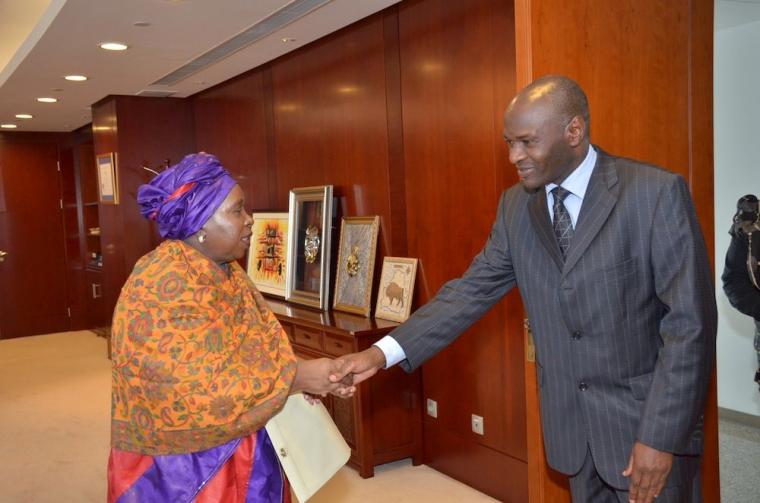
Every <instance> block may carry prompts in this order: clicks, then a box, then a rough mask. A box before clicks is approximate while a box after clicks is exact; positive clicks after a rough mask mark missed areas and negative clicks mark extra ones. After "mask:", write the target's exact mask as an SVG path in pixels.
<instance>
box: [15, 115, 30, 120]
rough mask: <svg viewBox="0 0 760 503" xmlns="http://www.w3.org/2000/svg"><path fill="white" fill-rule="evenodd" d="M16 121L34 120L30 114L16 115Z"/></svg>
mask: <svg viewBox="0 0 760 503" xmlns="http://www.w3.org/2000/svg"><path fill="white" fill-rule="evenodd" d="M16 118H17V119H34V115H32V114H16Z"/></svg>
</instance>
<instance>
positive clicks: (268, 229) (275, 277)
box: [248, 212, 288, 298]
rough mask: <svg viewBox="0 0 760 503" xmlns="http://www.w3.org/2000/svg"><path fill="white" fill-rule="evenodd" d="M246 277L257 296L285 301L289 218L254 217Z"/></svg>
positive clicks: (285, 215)
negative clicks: (267, 296)
mask: <svg viewBox="0 0 760 503" xmlns="http://www.w3.org/2000/svg"><path fill="white" fill-rule="evenodd" d="M252 217H253V228H252V229H253V235H251V245H250V248H249V249H248V276H250V277H251V280H252V281H253V284H254V285H256V288H258V289H259V291H260V292H263V293H268V294H272V295H276V296H278V297H283V298H284V297H285V286H286V280H287V272H288V214H287V213H284V212H283V213H254V214H253V215H252Z"/></svg>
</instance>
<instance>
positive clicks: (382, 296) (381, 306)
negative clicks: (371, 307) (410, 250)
mask: <svg viewBox="0 0 760 503" xmlns="http://www.w3.org/2000/svg"><path fill="white" fill-rule="evenodd" d="M416 276H417V259H416V258H402V257H385V258H384V259H383V272H382V273H381V274H380V288H379V290H378V292H377V306H376V307H375V318H382V319H384V320H391V321H399V322H403V321H406V319H407V318H409V312H410V311H411V309H412V294H413V293H414V278H415V277H416Z"/></svg>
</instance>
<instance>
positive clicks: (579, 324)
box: [390, 148, 717, 489]
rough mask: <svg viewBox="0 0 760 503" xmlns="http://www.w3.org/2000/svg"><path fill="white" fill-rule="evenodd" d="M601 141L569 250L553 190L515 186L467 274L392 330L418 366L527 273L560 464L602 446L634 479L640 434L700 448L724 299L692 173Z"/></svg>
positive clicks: (678, 449)
mask: <svg viewBox="0 0 760 503" xmlns="http://www.w3.org/2000/svg"><path fill="white" fill-rule="evenodd" d="M597 151H598V153H599V155H598V158H597V162H596V165H595V167H594V171H593V173H592V175H591V179H590V181H589V185H588V189H587V191H586V195H585V198H584V200H583V205H582V207H581V211H580V214H579V216H578V223H577V225H576V229H575V235H574V236H573V239H572V243H571V245H570V249H569V251H568V255H567V260H566V262H564V263H563V262H562V258H561V255H560V251H559V247H558V246H557V243H556V240H555V238H554V234H553V231H552V226H551V221H550V219H549V213H548V210H547V204H546V194H545V191H544V190H543V189H539V190H538V191H536V192H533V193H529V192H527V191H526V190H525V189H523V188H522V186H520V185H516V186H514V187H511V188H510V189H509V190H507V191H506V192H505V193H504V194H503V195H502V199H501V203H500V205H499V210H498V214H497V217H496V221H495V223H494V226H493V229H492V231H491V235H490V237H489V239H488V242H487V243H486V245H485V247H484V248H483V250H482V251H481V252H480V254H478V255H477V256H476V257H475V259H474V260H473V262H472V264H471V265H470V267H469V269H468V270H467V271H466V272H465V274H464V275H463V276H462V277H461V278H459V279H455V280H453V281H450V282H449V283H447V284H446V285H444V286H443V288H442V289H441V290H440V291H439V292H438V294H437V295H436V297H435V298H434V299H433V300H432V301H431V302H429V303H428V304H427V305H425V306H424V307H423V308H421V309H419V310H418V311H417V312H416V313H415V315H414V316H413V317H412V318H410V319H409V320H408V321H407V322H406V323H404V324H403V325H402V326H401V327H399V328H398V329H396V330H395V331H394V332H392V333H391V334H390V335H392V336H393V337H394V338H395V339H396V340H397V341H398V342H399V344H400V345H401V347H402V348H403V349H404V352H405V354H406V356H407V360H405V361H403V362H402V363H401V365H402V366H403V367H404V368H405V369H406V370H407V371H409V370H411V369H413V368H416V367H418V366H419V365H421V364H422V363H423V362H424V361H426V360H427V359H429V358H430V357H432V356H433V355H435V354H436V353H437V352H438V351H440V350H441V349H443V348H444V347H445V346H447V345H448V344H449V343H451V342H452V340H453V339H455V338H456V337H457V336H458V335H459V334H460V333H461V332H462V331H463V330H465V329H466V328H467V327H469V326H470V325H471V324H472V323H473V322H474V321H476V320H477V319H478V318H480V317H481V316H482V315H483V314H484V313H485V311H487V310H488V309H489V308H490V307H491V306H492V305H493V304H494V303H495V302H497V301H498V300H499V299H501V298H502V296H503V295H504V294H505V293H506V292H507V291H508V290H510V289H511V288H512V287H514V286H515V285H516V286H517V287H518V288H519V289H520V294H521V296H522V299H523V302H524V304H525V308H526V310H527V312H528V317H529V319H530V322H531V327H532V330H533V334H534V338H535V343H536V358H537V360H536V361H537V367H538V382H539V386H540V394H541V411H542V414H541V417H542V422H543V431H544V439H545V447H546V453H547V457H548V461H549V464H550V465H551V466H552V467H553V468H555V469H557V470H559V471H560V472H563V473H566V474H574V473H576V472H578V470H579V469H580V468H581V465H582V463H583V461H584V459H585V456H586V453H587V451H588V449H589V448H590V450H591V453H592V455H593V458H594V462H595V465H596V468H597V471H598V473H599V474H600V475H601V476H602V477H603V478H604V480H605V481H606V482H607V483H608V484H610V485H612V486H614V487H617V488H619V489H627V487H628V480H627V479H626V478H624V477H623V476H622V475H621V471H622V470H623V469H624V468H625V467H626V465H627V463H628V456H629V455H630V452H631V448H632V446H633V443H634V441H635V440H639V441H641V442H643V443H644V444H647V445H649V446H651V447H654V448H656V449H660V450H663V451H669V452H672V453H675V454H699V453H701V449H702V431H701V414H702V409H703V405H704V398H705V393H706V389H707V384H708V379H709V375H710V368H711V362H712V357H713V352H714V346H715V332H716V323H717V319H716V317H717V313H716V307H715V297H714V288H713V283H712V273H711V271H710V266H709V263H708V258H707V253H706V250H705V244H704V240H703V238H702V234H701V231H700V228H699V225H698V223H697V219H696V216H695V213H694V209H693V205H692V202H691V198H690V195H689V192H688V188H687V186H686V183H685V182H684V180H683V179H682V178H681V177H680V176H677V175H674V174H672V173H669V172H667V171H664V170H661V169H659V168H656V167H653V166H649V165H645V164H642V163H638V162H635V161H631V160H628V159H623V158H619V157H613V156H610V155H608V154H605V153H604V152H602V151H601V150H599V149H598V148H597ZM693 461H694V460H693V459H692V460H691V464H690V465H689V466H693V465H694V463H693ZM684 470H686V465H685V464H684V463H681V462H679V459H678V458H675V462H674V467H673V471H672V472H671V475H670V477H669V479H668V483H669V484H676V483H679V481H683V477H684V476H685V477H686V478H688V477H690V476H692V475H693V470H692V469H689V470H688V471H690V472H691V473H690V474H689V475H687V474H685V473H681V472H682V471H684Z"/></svg>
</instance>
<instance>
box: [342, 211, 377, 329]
mask: <svg viewBox="0 0 760 503" xmlns="http://www.w3.org/2000/svg"><path fill="white" fill-rule="evenodd" d="M379 223H380V218H379V217H377V216H374V217H345V218H343V222H342V224H341V227H340V242H339V243H340V244H339V245H338V262H337V266H336V267H337V269H338V270H337V271H336V273H335V300H334V301H333V309H336V310H339V311H347V312H349V313H356V314H361V315H363V316H369V312H370V309H371V305H370V304H371V302H372V275H373V274H374V272H375V250H376V249H377V232H378V228H379Z"/></svg>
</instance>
